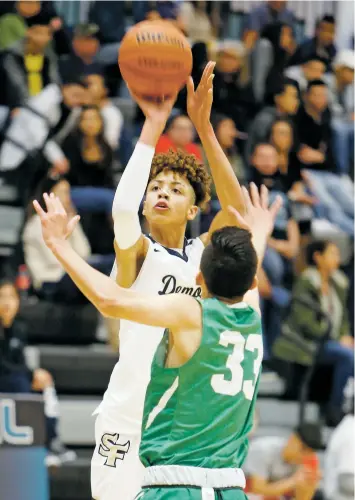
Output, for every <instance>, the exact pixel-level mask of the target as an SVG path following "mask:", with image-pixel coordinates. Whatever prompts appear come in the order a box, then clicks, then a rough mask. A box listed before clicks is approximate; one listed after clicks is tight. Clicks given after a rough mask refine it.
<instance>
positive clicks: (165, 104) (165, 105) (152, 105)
mask: <svg viewBox="0 0 355 500" xmlns="http://www.w3.org/2000/svg"><path fill="white" fill-rule="evenodd" d="M128 90H129V92H130V94H131V96H132V99H134V100H135V101H136V103H137V104H138V106H139V107H140V108H141V110H142V113H143V114H144V116H145V117H146V118H147V119H149V120H152V121H154V122H156V123H159V124H164V127H165V124H166V121H167V119H168V118H169V116H170V113H171V110H172V109H173V106H174V104H175V101H176V98H177V95H178V92H175V93H174V94H173V95H171V96H162V97H161V98H159V99H149V100H148V99H145V98H144V97H142V96H140V95H138V94H137V93H136V92H134V91H133V90H132V89H131V88H130V87H128Z"/></svg>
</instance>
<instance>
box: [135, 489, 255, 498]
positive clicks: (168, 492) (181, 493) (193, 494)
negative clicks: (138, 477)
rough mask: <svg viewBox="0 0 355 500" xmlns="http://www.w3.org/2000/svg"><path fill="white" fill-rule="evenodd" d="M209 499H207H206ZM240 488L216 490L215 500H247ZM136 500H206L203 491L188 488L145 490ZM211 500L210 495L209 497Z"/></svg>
mask: <svg viewBox="0 0 355 500" xmlns="http://www.w3.org/2000/svg"><path fill="white" fill-rule="evenodd" d="M206 499H207V497H206ZM247 499H248V497H247V496H246V494H245V493H244V491H243V490H241V489H240V488H221V489H215V490H214V500H247ZM135 500H205V498H204V496H203V494H202V489H201V488H197V487H186V486H179V487H176V486H166V487H164V488H161V487H151V488H144V489H143V490H142V491H141V492H140V493H139V494H138V495H137V496H136V499H135ZM208 500H210V495H209V496H208Z"/></svg>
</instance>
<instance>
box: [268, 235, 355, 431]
mask: <svg viewBox="0 0 355 500" xmlns="http://www.w3.org/2000/svg"><path fill="white" fill-rule="evenodd" d="M307 261H308V268H307V269H306V270H305V271H304V272H303V273H302V275H301V276H300V277H299V278H298V280H297V282H296V284H295V286H294V289H293V297H294V298H295V299H296V298H298V297H300V298H302V299H304V300H306V301H308V302H310V303H312V302H313V303H314V304H315V306H316V307H317V308H318V309H321V310H322V311H323V312H324V314H325V315H326V317H328V320H329V321H330V338H329V340H326V341H325V345H324V347H323V350H322V355H321V359H320V362H321V363H322V364H324V365H331V366H332V367H333V368H334V376H333V386H332V388H331V393H330V398H329V403H328V408H327V414H326V416H327V421H328V423H330V424H334V423H337V422H338V421H339V419H340V418H341V416H342V412H341V406H342V400H343V392H344V387H345V385H346V383H347V381H348V379H349V378H350V377H353V376H354V339H353V337H351V336H350V327H349V320H348V309H347V294H348V288H349V285H348V280H347V278H346V276H345V275H344V274H343V273H342V272H341V271H340V270H339V265H340V255H339V250H338V248H337V246H336V245H335V244H334V243H331V242H327V241H315V242H314V243H311V244H310V245H309V246H308V249H307ZM327 330H328V323H327V322H326V321H325V320H321V321H320V319H319V313H318V312H316V311H314V310H312V308H310V307H308V306H306V305H303V304H301V303H299V302H296V301H293V302H292V303H291V310H290V313H289V316H288V318H287V321H286V323H285V324H284V325H283V329H282V336H281V337H280V338H279V339H278V340H277V341H276V343H275V344H274V348H273V351H274V354H275V356H276V357H277V358H279V359H282V360H284V361H287V362H289V363H298V364H300V365H304V366H309V365H311V364H312V363H313V358H314V355H315V353H316V350H317V346H318V345H319V341H320V340H321V339H322V338H323V337H324V336H325V335H326V334H327V333H328V332H327Z"/></svg>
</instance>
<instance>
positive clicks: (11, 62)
mask: <svg viewBox="0 0 355 500" xmlns="http://www.w3.org/2000/svg"><path fill="white" fill-rule="evenodd" d="M49 23H50V18H49V17H48V16H47V15H46V14H45V13H43V12H41V11H40V12H38V14H36V15H33V16H32V17H30V18H28V19H27V20H26V24H27V26H28V28H27V31H26V34H25V36H24V37H23V38H21V39H20V40H18V41H17V42H15V43H14V44H13V45H11V46H10V47H8V48H7V50H6V51H5V52H4V54H3V57H2V74H3V80H2V82H3V89H4V90H5V92H4V94H5V96H4V104H5V105H7V106H8V107H9V108H10V109H15V108H20V107H21V106H24V105H26V104H27V101H28V99H29V98H30V97H33V96H35V95H37V94H39V93H40V92H41V90H43V88H44V87H45V86H46V85H49V84H50V83H58V82H59V81H60V77H59V73H58V65H57V59H56V56H55V55H54V53H53V52H52V50H51V49H50V47H49V43H50V41H51V40H52V30H51V27H50V24H49Z"/></svg>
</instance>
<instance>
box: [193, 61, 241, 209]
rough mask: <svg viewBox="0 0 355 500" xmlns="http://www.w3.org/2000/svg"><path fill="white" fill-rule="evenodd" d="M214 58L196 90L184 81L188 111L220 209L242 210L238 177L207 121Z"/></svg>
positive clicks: (209, 112)
mask: <svg viewBox="0 0 355 500" xmlns="http://www.w3.org/2000/svg"><path fill="white" fill-rule="evenodd" d="M214 67H215V63H214V62H209V63H208V64H207V66H206V68H205V70H204V72H203V75H202V78H201V81H200V84H199V86H198V87H197V89H196V91H195V90H194V83H193V80H192V78H190V79H189V81H188V83H187V112H188V114H189V117H190V118H191V121H192V122H193V124H194V126H195V128H196V131H197V133H198V135H199V137H200V139H201V142H202V146H203V148H204V150H205V153H206V156H207V160H208V163H209V166H210V168H211V172H212V177H213V181H214V183H215V185H216V191H217V196H218V199H219V202H220V204H221V207H222V210H224V211H227V209H228V206H233V207H235V208H236V209H237V210H238V211H239V212H240V213H241V214H243V213H244V210H245V209H244V199H243V196H242V191H241V187H240V184H239V182H238V179H237V177H236V175H235V173H234V171H233V168H232V166H231V164H230V163H229V160H228V158H227V157H226V155H225V154H224V152H223V150H222V148H221V146H220V144H219V142H218V140H217V138H216V135H215V133H214V130H213V127H212V125H211V122H210V117H211V108H212V101H213V77H214V75H213V70H214Z"/></svg>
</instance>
